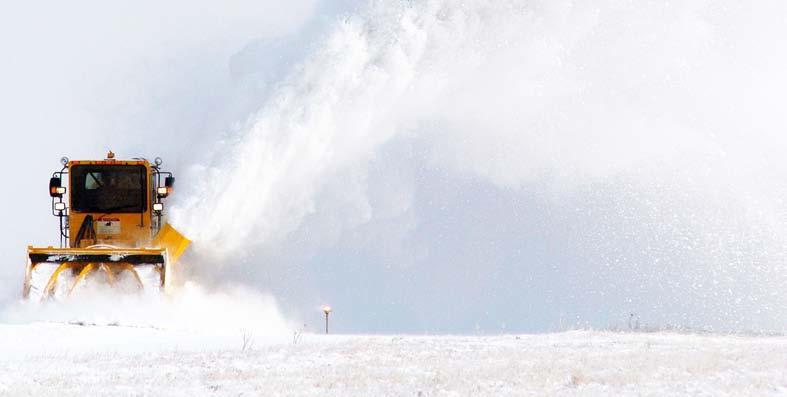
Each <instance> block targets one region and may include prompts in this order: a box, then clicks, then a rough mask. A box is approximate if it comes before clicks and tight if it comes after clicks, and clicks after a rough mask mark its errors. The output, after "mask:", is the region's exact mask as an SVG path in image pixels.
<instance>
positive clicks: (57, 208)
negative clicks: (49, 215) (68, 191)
mask: <svg viewBox="0 0 787 397" xmlns="http://www.w3.org/2000/svg"><path fill="white" fill-rule="evenodd" d="M65 210H66V203H61V202H57V203H55V211H65Z"/></svg>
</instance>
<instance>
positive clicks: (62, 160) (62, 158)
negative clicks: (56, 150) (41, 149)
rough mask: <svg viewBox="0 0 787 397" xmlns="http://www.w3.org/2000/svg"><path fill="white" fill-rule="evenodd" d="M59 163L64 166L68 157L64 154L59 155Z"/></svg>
mask: <svg viewBox="0 0 787 397" xmlns="http://www.w3.org/2000/svg"><path fill="white" fill-rule="evenodd" d="M60 164H63V165H64V166H66V165H68V157H66V156H63V157H61V158H60Z"/></svg>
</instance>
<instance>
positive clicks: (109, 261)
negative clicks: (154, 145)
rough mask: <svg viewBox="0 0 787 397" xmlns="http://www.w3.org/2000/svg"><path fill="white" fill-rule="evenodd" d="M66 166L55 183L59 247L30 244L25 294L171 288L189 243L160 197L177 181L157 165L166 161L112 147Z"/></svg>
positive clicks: (51, 186)
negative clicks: (119, 154) (100, 156)
mask: <svg viewBox="0 0 787 397" xmlns="http://www.w3.org/2000/svg"><path fill="white" fill-rule="evenodd" d="M62 163H63V168H62V169H61V170H60V171H59V172H55V173H54V174H53V176H52V178H51V179H50V181H49V194H50V196H51V197H52V213H53V215H55V216H56V217H58V219H59V221H60V248H54V247H47V248H35V247H32V246H31V247H28V253H27V269H26V272H25V283H24V291H23V294H24V297H25V298H26V299H31V300H47V299H50V298H64V297H68V296H69V295H71V294H73V293H75V292H76V291H78V290H79V289H80V288H81V286H82V285H84V284H85V283H87V282H89V281H93V280H100V282H102V283H103V284H105V285H107V286H109V287H111V288H113V289H117V290H119V291H139V290H145V289H153V290H160V291H163V290H166V289H167V287H168V286H169V285H171V284H172V273H173V268H174V266H175V264H176V263H177V261H178V259H179V258H180V256H181V255H182V254H183V252H184V251H185V250H186V248H188V246H189V244H190V241H189V240H188V239H187V238H185V237H184V236H183V235H181V234H180V233H179V232H178V231H177V230H175V228H173V227H172V226H171V225H169V224H165V223H163V210H164V203H163V201H162V200H163V199H164V198H166V197H168V196H169V194H170V193H172V190H173V187H174V183H175V178H174V177H173V176H172V174H171V173H169V172H164V171H161V170H160V169H159V167H160V165H161V160H160V159H156V161H155V162H154V164H150V163H149V162H148V161H147V160H144V159H133V160H116V159H115V156H114V153H112V152H109V154H108V155H107V158H106V159H105V160H100V161H69V160H68V159H67V158H63V160H62ZM64 177H67V178H68V186H63V183H62V180H63V178H64ZM162 177H163V179H164V180H163V183H162ZM66 199H67V200H66Z"/></svg>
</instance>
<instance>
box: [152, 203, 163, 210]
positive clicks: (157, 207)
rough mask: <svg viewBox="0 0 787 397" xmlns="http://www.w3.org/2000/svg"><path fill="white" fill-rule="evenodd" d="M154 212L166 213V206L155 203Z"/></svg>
mask: <svg viewBox="0 0 787 397" xmlns="http://www.w3.org/2000/svg"><path fill="white" fill-rule="evenodd" d="M153 211H156V212H161V211H164V204H162V203H153Z"/></svg>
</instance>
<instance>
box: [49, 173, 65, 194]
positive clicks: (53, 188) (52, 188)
mask: <svg viewBox="0 0 787 397" xmlns="http://www.w3.org/2000/svg"><path fill="white" fill-rule="evenodd" d="M60 182H61V181H60V178H57V177H55V178H49V195H50V196H52V197H63V195H64V194H66V188H64V187H62V186H61V183H60Z"/></svg>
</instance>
